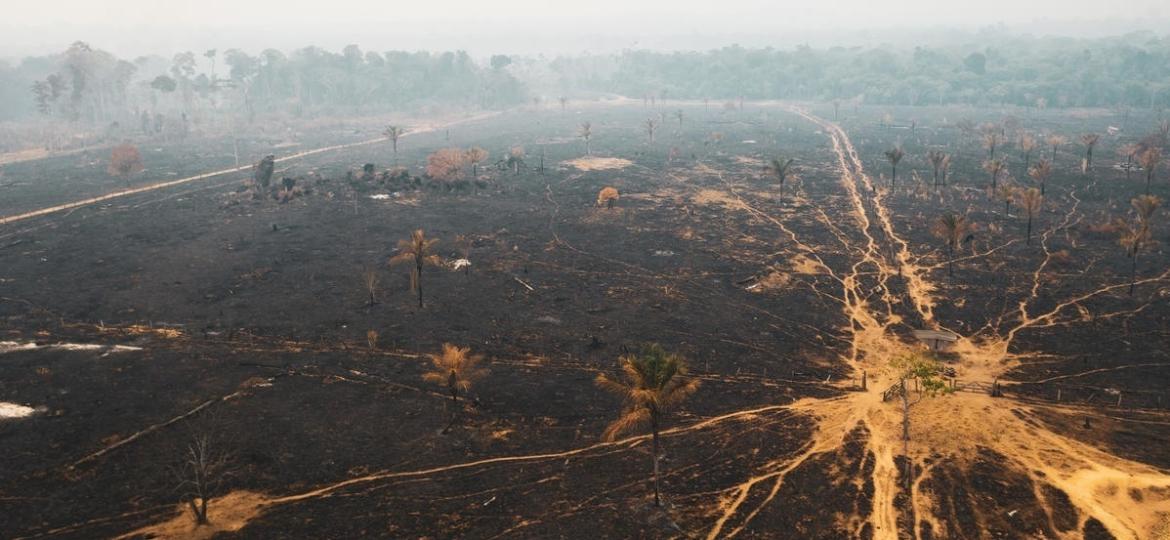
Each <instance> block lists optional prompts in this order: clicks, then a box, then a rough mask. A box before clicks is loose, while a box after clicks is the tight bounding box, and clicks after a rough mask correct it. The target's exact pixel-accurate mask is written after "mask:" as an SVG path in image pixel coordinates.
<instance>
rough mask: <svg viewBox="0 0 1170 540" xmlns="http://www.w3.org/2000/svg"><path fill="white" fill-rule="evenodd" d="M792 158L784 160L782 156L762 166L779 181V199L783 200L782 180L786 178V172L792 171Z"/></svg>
mask: <svg viewBox="0 0 1170 540" xmlns="http://www.w3.org/2000/svg"><path fill="white" fill-rule="evenodd" d="M793 161H795V160H793V159H788V160H785V159H784V158H780V159H773V160H772V161H771V162H770V163H768V166H767V167H764V171H765V172H767V173H768V174H770V175H772V177H773V178H775V179H776V181H778V182H779V183H780V200H781V201H783V200H784V181H785V180H787V179H788V174H789V173H790V172H792V162H793Z"/></svg>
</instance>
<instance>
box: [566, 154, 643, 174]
mask: <svg viewBox="0 0 1170 540" xmlns="http://www.w3.org/2000/svg"><path fill="white" fill-rule="evenodd" d="M564 163H565V165H570V166H572V167H576V168H577V169H580V170H582V171H608V170H615V169H624V168H626V167H629V166H630V165H633V164H634V163H633V162H632V161H630V160H628V159H622V158H604V157H592V156H590V157H583V158H577V159H571V160H569V161H566V162H564Z"/></svg>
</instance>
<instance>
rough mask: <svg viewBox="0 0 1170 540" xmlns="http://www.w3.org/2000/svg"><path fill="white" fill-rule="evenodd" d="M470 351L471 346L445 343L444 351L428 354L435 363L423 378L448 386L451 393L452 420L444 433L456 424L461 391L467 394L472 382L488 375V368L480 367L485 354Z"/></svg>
mask: <svg viewBox="0 0 1170 540" xmlns="http://www.w3.org/2000/svg"><path fill="white" fill-rule="evenodd" d="M470 352H471V348H470V347H456V346H455V345H452V344H450V343H444V344H443V352H442V353H440V354H430V355H428V356H430V357H431V363H432V364H434V365H433V366H432V368H431V371H428V372H426V373H424V374H423V380H424V381H427V382H433V383H435V384H438V385H440V386H446V387H447V391H448V392H450V393H451V422H450V423H449V424H447V427H446V428H444V429H443V432H444V433H445V432H447V430H449V429H451V426H453V425H455V419H456V418H457V415H458V412H459V393H460V392H463V393H464V394H466V393H467V392H468V391H469V390H471V385H472V384H474V383H475V382H476V381H478V380H480V379H482V378H484V377H486V376H487V375H488V370H486V369H484V368H481V367H479V363H480V362H481V361H483V355H482V354H469V353H470Z"/></svg>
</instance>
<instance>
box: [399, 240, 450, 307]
mask: <svg viewBox="0 0 1170 540" xmlns="http://www.w3.org/2000/svg"><path fill="white" fill-rule="evenodd" d="M438 242H439V239H437V238H427V236H426V234H425V233H423V230H422V229H417V230H415V231H414V232H413V233H411V234H410V238H409V239H406V240H399V241H398V254H397V255H395V256H393V257H391V258H390V265H391V266H394V265H398V264H403V263H414V266H413V267H412V268H411V269H410V287H411V288H412V289H415V290H417V291H418V307H420V308H421V307H423V288H422V271H423V267H424V266H439V265H440V264H442V259H441V258H440V257H439V256H438V255H435V254H434V253H433V251H434V247H435V244H437V243H438Z"/></svg>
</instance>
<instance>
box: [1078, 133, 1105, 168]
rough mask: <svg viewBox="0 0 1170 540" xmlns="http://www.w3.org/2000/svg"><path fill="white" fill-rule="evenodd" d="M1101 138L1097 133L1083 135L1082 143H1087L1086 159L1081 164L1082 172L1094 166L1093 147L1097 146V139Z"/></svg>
mask: <svg viewBox="0 0 1170 540" xmlns="http://www.w3.org/2000/svg"><path fill="white" fill-rule="evenodd" d="M1100 140H1101V136H1100V135H1098V134H1096V133H1086V134H1084V135H1081V144H1083V145H1085V160H1084V162H1083V163H1082V164H1081V172H1082V173H1084V172H1087V171H1088V170H1089V169H1091V168H1093V147H1095V146H1097V141H1100Z"/></svg>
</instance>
